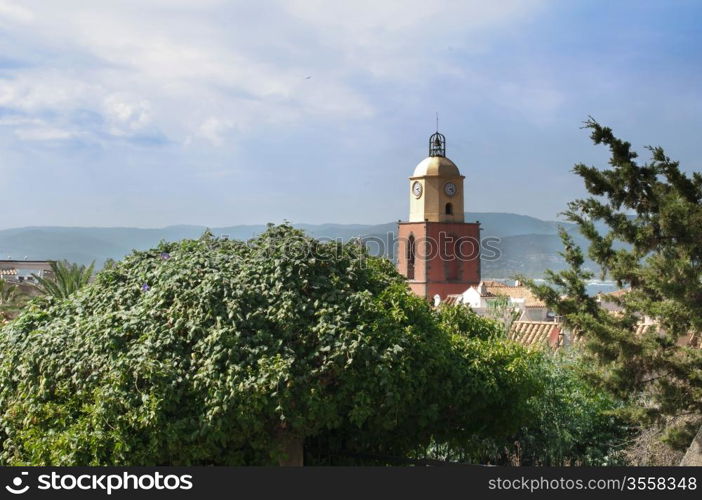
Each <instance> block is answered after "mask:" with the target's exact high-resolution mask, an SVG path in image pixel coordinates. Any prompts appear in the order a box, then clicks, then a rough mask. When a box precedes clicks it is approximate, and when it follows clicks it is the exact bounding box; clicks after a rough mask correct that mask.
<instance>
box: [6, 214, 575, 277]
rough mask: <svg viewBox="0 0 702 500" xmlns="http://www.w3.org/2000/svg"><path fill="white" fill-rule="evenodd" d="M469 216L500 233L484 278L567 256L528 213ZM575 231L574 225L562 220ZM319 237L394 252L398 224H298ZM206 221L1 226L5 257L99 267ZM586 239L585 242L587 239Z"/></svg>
mask: <svg viewBox="0 0 702 500" xmlns="http://www.w3.org/2000/svg"><path fill="white" fill-rule="evenodd" d="M466 220H467V221H476V220H477V221H480V223H481V226H482V236H483V237H495V238H499V239H500V241H499V242H497V243H496V245H493V246H497V247H498V248H499V249H500V251H501V257H500V258H499V259H497V260H494V261H483V263H482V266H483V267H482V269H483V276H485V277H495V278H500V277H509V276H512V275H514V274H516V273H523V274H526V275H529V276H534V277H538V276H541V275H542V273H543V271H544V269H547V268H551V269H560V268H562V266H563V260H562V258H561V257H560V256H559V255H558V252H559V251H560V250H561V244H560V239H559V238H558V236H557V234H558V229H557V228H558V225H559V224H561V223H558V222H554V221H544V220H541V219H537V218H535V217H529V216H526V215H517V214H510V213H494V212H475V213H473V212H468V213H466ZM562 225H563V226H564V227H566V229H567V230H568V231H569V232H571V231H573V230H574V225H573V224H568V223H564V224H562ZM296 226H297V227H299V228H301V229H303V230H304V231H305V232H307V233H308V234H310V235H311V236H314V237H316V238H332V239H342V240H344V241H347V240H348V239H350V238H353V237H359V236H360V237H364V238H368V237H372V241H373V242H374V244H373V243H369V245H371V251H373V253H382V254H384V255H387V256H389V257H391V258H392V257H393V255H392V248H390V247H391V242H392V238H393V237H394V234H395V231H396V228H397V224H396V222H389V223H386V224H376V225H364V224H297V225H296ZM265 227H266V226H265V225H262V224H261V225H240V226H229V227H219V228H211V230H212V232H213V233H214V234H215V235H218V236H224V235H226V236H228V237H229V238H231V239H242V240H245V239H249V238H251V237H252V236H255V235H256V234H259V233H260V232H262V231H264V230H265ZM205 229H206V227H204V226H186V225H180V226H169V227H165V228H159V229H138V228H127V227H116V228H114V227H24V228H15V229H6V230H0V258H2V259H7V258H8V257H10V258H14V259H23V258H25V257H26V258H28V259H30V260H32V259H36V260H41V259H68V260H70V261H73V262H80V263H86V264H87V263H90V262H92V261H93V260H94V261H95V262H96V264H97V266H98V267H100V266H102V264H103V263H104V262H105V260H106V259H108V258H111V259H121V258H122V257H124V256H125V255H127V254H128V253H130V252H131V251H132V250H133V249H137V250H142V249H146V248H151V247H153V246H154V245H156V244H157V243H158V242H159V241H160V240H166V241H174V240H180V239H183V238H197V237H199V236H200V235H201V234H202V233H203V232H204V231H205ZM583 243H584V242H583Z"/></svg>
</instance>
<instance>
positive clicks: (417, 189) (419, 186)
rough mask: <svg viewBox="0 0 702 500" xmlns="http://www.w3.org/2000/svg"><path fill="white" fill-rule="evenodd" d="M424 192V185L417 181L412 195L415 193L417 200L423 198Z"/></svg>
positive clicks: (413, 185) (413, 186)
mask: <svg viewBox="0 0 702 500" xmlns="http://www.w3.org/2000/svg"><path fill="white" fill-rule="evenodd" d="M422 191H423V188H422V184H421V183H420V182H419V181H415V183H414V184H412V193H414V195H415V196H416V197H417V198H419V197H420V196H422Z"/></svg>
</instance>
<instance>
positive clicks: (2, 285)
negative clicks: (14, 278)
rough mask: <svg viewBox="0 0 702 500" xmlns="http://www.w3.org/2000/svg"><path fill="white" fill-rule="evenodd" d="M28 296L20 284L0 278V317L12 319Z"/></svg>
mask: <svg viewBox="0 0 702 500" xmlns="http://www.w3.org/2000/svg"><path fill="white" fill-rule="evenodd" d="M28 298H29V297H28V296H27V294H25V293H23V292H22V290H21V289H20V287H19V286H17V285H14V284H12V283H8V282H7V281H5V280H3V279H0V318H4V319H10V318H11V317H12V316H14V314H15V313H17V311H19V310H20V309H21V308H22V306H23V305H24V303H25V302H26V301H27V299H28Z"/></svg>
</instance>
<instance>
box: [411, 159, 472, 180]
mask: <svg viewBox="0 0 702 500" xmlns="http://www.w3.org/2000/svg"><path fill="white" fill-rule="evenodd" d="M460 175H461V172H459V171H458V167H457V166H456V164H455V163H454V162H452V161H451V160H449V159H448V158H446V157H445V156H430V157H428V158H424V159H423V160H422V161H421V162H419V165H417V167H416V168H415V169H414V174H412V177H426V176H431V177H460Z"/></svg>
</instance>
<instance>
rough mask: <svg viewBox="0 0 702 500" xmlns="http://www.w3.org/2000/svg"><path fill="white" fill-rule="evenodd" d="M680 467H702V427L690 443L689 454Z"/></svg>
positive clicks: (686, 454)
mask: <svg viewBox="0 0 702 500" xmlns="http://www.w3.org/2000/svg"><path fill="white" fill-rule="evenodd" d="M680 465H696V466H699V467H702V426H701V427H700V430H699V432H698V433H697V435H696V436H695V438H694V439H693V440H692V443H690V447H689V448H688V449H687V453H685V456H684V457H683V459H682V461H681V462H680Z"/></svg>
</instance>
